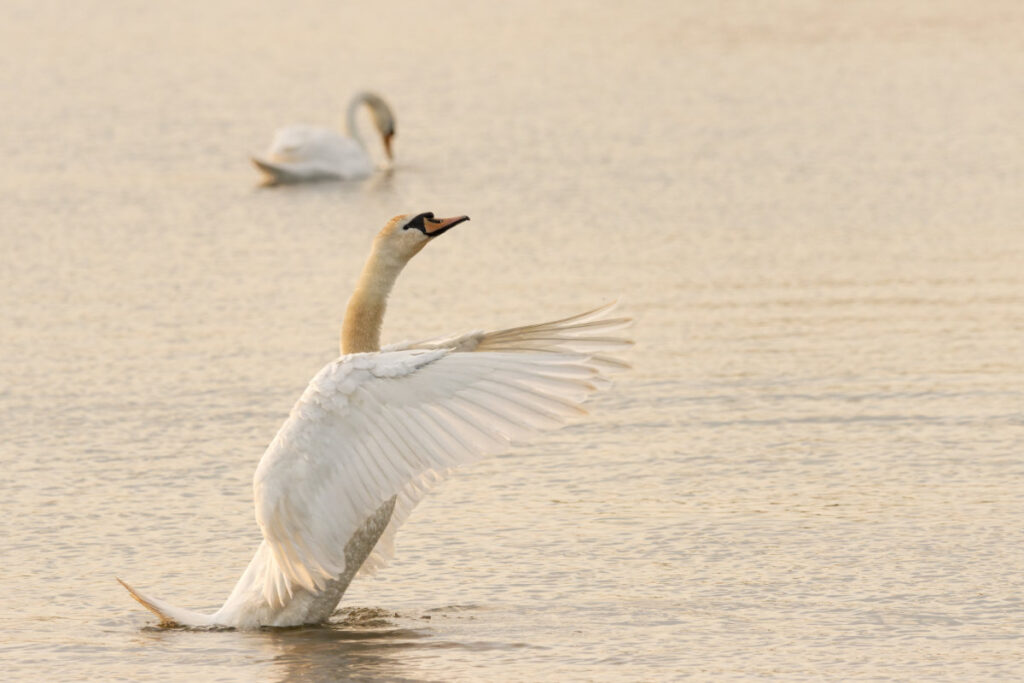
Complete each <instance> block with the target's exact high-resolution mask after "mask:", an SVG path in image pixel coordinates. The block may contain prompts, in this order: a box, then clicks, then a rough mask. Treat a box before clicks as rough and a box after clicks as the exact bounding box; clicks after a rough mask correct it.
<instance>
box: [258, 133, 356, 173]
mask: <svg viewBox="0 0 1024 683" xmlns="http://www.w3.org/2000/svg"><path fill="white" fill-rule="evenodd" d="M253 161H254V162H255V163H256V165H257V166H258V167H259V168H260V170H262V171H264V172H266V173H269V174H271V175H275V176H278V175H280V176H282V177H285V178H293V179H302V178H313V177H338V178H354V177H360V176H365V175H369V174H370V173H371V172H372V171H373V163H372V161H371V159H370V157H369V156H368V155H367V154H366V151H365V150H364V149H363V148H362V146H361V145H360V144H359V143H358V142H356V141H355V140H353V139H352V138H350V137H346V136H344V135H342V134H340V133H338V132H337V131H334V130H331V129H330V128H321V127H318V126H307V125H295V126H287V127H285V128H280V129H278V130H277V131H276V132H275V133H274V137H273V139H272V140H271V142H270V146H269V147H268V148H267V150H266V152H264V154H263V156H262V157H257V158H254V159H253Z"/></svg>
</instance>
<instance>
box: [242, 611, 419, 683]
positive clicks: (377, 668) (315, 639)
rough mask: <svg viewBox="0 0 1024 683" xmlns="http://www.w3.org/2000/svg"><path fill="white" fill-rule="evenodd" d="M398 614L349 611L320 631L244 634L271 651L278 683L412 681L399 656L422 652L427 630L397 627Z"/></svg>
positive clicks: (316, 628) (315, 628) (301, 629)
mask: <svg viewBox="0 0 1024 683" xmlns="http://www.w3.org/2000/svg"><path fill="white" fill-rule="evenodd" d="M399 621H400V617H399V615H398V614H395V613H389V612H385V611H383V610H377V609H366V608H349V609H345V610H342V611H341V612H340V613H339V614H336V615H335V617H334V621H333V622H331V623H329V624H326V625H324V626H305V627H299V628H289V629H267V630H264V631H261V632H258V633H252V634H249V637H251V638H254V639H258V640H260V641H261V647H262V648H264V649H270V650H273V651H274V654H273V658H272V660H271V661H272V667H273V669H274V670H275V672H277V673H279V675H280V678H279V679H278V680H281V681H311V680H312V681H319V680H347V679H350V678H352V679H360V680H388V681H412V680H422V679H419V678H416V677H415V676H414V675H413V674H411V673H410V672H409V671H408V670H407V666H408V664H407V662H406V661H405V658H403V657H401V656H400V655H401V654H402V653H403V652H405V651H407V650H409V649H411V648H416V647H421V646H422V639H424V638H426V637H428V636H429V629H418V628H408V627H404V626H402V625H400V623H399Z"/></svg>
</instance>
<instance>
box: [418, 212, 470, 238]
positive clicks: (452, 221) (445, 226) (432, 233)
mask: <svg viewBox="0 0 1024 683" xmlns="http://www.w3.org/2000/svg"><path fill="white" fill-rule="evenodd" d="M468 220H469V216H454V217H452V218H428V219H426V220H425V221H423V231H424V232H425V233H426V234H427V237H437V236H438V235H440V234H441V233H443V232H447V231H448V230H451V229H452V228H454V227H455V226H456V225H458V224H459V223H465V222H466V221H468Z"/></svg>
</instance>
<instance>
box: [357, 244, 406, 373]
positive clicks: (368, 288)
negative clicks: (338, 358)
mask: <svg viewBox="0 0 1024 683" xmlns="http://www.w3.org/2000/svg"><path fill="white" fill-rule="evenodd" d="M407 262H408V259H401V258H399V257H396V256H394V255H393V254H388V253H382V250H381V249H378V248H377V245H376V244H374V247H373V251H371V252H370V258H369V259H367V260H366V265H365V266H363V273H362V275H360V276H359V284H357V285H356V291H355V292H353V293H352V298H351V299H349V300H348V308H347V309H345V322H343V323H342V326H341V352H342V353H343V354H347V353H365V352H367V351H380V329H381V325H382V323H383V322H384V311H385V310H386V309H387V304H388V295H389V294H390V293H391V288H392V287H394V286H395V280H396V279H398V274H399V273H401V272H402V268H404V267H405V264H406V263H407Z"/></svg>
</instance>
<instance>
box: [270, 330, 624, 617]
mask: <svg viewBox="0 0 1024 683" xmlns="http://www.w3.org/2000/svg"><path fill="white" fill-rule="evenodd" d="M524 334H525V333H524ZM492 340H493V343H495V344H497V342H498V341H500V337H494V338H492ZM479 347H480V344H478V346H477V348H479ZM603 369H604V367H603V366H602V364H600V363H597V362H595V361H594V360H593V358H592V356H591V355H588V354H585V353H578V352H571V351H557V352H553V351H550V350H546V351H525V350H517V351H507V350H498V349H495V350H487V351H478V352H474V353H459V352H457V351H455V350H453V349H452V348H433V349H421V348H410V349H401V350H391V351H381V352H378V353H364V354H352V355H349V356H343V357H341V358H339V359H338V360H337V361H335V362H333V363H330V364H329V365H327V366H326V367H325V368H323V370H321V371H320V372H319V373H318V374H317V375H316V377H314V378H313V380H312V381H311V382H310V384H309V387H308V388H307V389H306V391H305V392H304V393H303V395H302V397H301V398H300V399H299V401H298V403H297V404H296V405H295V407H294V408H293V409H292V412H291V414H290V415H289V417H288V419H287V421H286V422H285V424H284V425H283V426H282V428H281V430H280V431H279V432H278V434H277V436H276V437H275V438H274V440H273V442H272V443H271V444H270V446H269V447H268V448H267V451H266V453H265V454H264V455H263V458H262V459H261V460H260V464H259V466H258V468H257V470H256V475H255V478H254V482H253V484H254V491H255V498H256V519H257V522H258V523H259V525H260V528H261V530H262V531H263V536H264V538H265V540H266V541H267V543H268V545H269V547H270V549H271V555H272V558H273V562H272V563H270V564H271V565H272V566H269V567H268V569H267V571H266V572H265V575H264V583H263V594H264V597H265V598H266V599H267V601H268V602H269V603H270V604H271V605H281V604H283V603H284V602H285V601H286V600H287V599H288V598H289V597H290V596H291V595H292V593H293V591H294V590H295V589H296V587H302V588H305V589H307V590H310V591H316V590H320V589H322V588H323V587H324V586H325V585H326V582H327V581H328V580H329V579H331V578H333V577H335V576H337V575H339V574H341V573H342V572H343V571H344V569H345V557H344V548H345V544H346V542H347V541H348V539H349V538H350V537H351V536H352V534H353V533H354V532H355V531H356V530H357V529H358V528H359V526H360V525H361V524H362V523H363V522H364V521H365V520H366V518H367V517H369V515H370V514H372V513H373V512H374V510H376V509H378V508H379V507H380V506H381V505H382V504H383V503H384V502H385V501H387V500H389V499H390V498H392V497H394V496H398V498H399V500H398V505H396V508H397V514H398V516H399V517H400V519H399V520H398V521H399V523H400V520H401V519H404V517H405V516H406V515H407V514H408V512H409V511H410V510H411V507H412V506H413V505H415V503H416V501H417V500H418V498H419V496H421V495H422V492H423V491H425V490H426V488H428V487H429V486H430V485H431V484H432V483H433V481H435V480H436V479H437V478H439V477H441V476H443V475H444V474H445V473H447V472H448V471H449V470H451V469H453V468H454V467H457V466H458V465H460V464H463V463H466V462H469V461H472V460H474V459H476V458H479V457H481V456H483V455H487V454H493V453H497V452H499V451H502V450H504V449H505V448H506V447H507V446H508V444H509V443H510V442H511V441H514V440H521V439H524V438H526V437H528V436H530V435H532V434H535V433H537V432H539V431H543V430H546V429H552V428H556V427H559V426H561V425H562V424H563V423H564V422H565V420H566V419H567V418H570V417H572V416H574V415H577V414H580V413H582V412H583V411H582V410H581V409H580V408H579V404H580V403H581V402H582V401H583V400H584V399H585V398H586V397H587V396H588V395H589V394H590V393H591V392H592V391H594V390H595V389H596V388H597V386H598V381H599V380H600V375H601V373H602V370H603ZM392 535H393V534H392ZM390 537H391V536H389V539H387V540H386V542H389V541H390ZM379 559H380V558H379V557H378V558H377V560H379ZM371 564H373V563H371Z"/></svg>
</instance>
